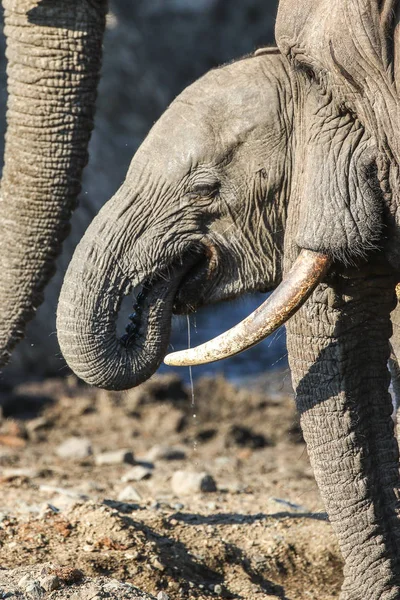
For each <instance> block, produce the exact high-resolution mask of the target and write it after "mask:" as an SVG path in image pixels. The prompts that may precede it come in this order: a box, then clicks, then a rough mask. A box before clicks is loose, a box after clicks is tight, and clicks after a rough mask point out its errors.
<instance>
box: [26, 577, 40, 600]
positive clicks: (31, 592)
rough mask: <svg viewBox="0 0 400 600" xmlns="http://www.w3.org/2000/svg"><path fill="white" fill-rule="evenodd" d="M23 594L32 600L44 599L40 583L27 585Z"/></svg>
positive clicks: (31, 582) (34, 582) (32, 582)
mask: <svg viewBox="0 0 400 600" xmlns="http://www.w3.org/2000/svg"><path fill="white" fill-rule="evenodd" d="M23 592H24V594H25V596H26V597H28V598H29V599H32V600H39V599H40V598H43V590H42V587H41V585H40V583H39V582H38V581H30V582H29V583H27V584H26V586H25V588H24V590H23Z"/></svg>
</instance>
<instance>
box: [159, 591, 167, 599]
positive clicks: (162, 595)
mask: <svg viewBox="0 0 400 600" xmlns="http://www.w3.org/2000/svg"><path fill="white" fill-rule="evenodd" d="M157 600H169V596H168V594H166V593H165V592H158V594H157Z"/></svg>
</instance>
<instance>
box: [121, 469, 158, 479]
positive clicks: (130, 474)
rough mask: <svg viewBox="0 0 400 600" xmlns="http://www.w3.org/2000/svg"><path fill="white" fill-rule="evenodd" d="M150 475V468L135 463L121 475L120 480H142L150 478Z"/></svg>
mask: <svg viewBox="0 0 400 600" xmlns="http://www.w3.org/2000/svg"><path fill="white" fill-rule="evenodd" d="M152 475H153V472H152V470H151V469H148V468H147V467H143V466H142V465H136V466H135V467H132V469H129V471H127V472H126V473H125V474H124V475H122V477H121V481H123V482H124V483H128V482H129V481H142V480H143V479H150V477H151V476H152Z"/></svg>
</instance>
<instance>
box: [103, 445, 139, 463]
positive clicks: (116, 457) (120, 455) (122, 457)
mask: <svg viewBox="0 0 400 600" xmlns="http://www.w3.org/2000/svg"><path fill="white" fill-rule="evenodd" d="M95 462H96V465H98V466H103V465H119V464H123V463H127V464H128V465H134V464H135V458H134V456H133V452H132V451H131V450H126V449H122V450H111V451H110V452H102V453H101V454H97V456H96V457H95Z"/></svg>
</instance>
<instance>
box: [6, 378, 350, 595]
mask: <svg viewBox="0 0 400 600" xmlns="http://www.w3.org/2000/svg"><path fill="white" fill-rule="evenodd" d="M2 405H3V409H2V410H3V412H2V417H1V423H0V444H1V445H0V489H1V495H0V546H1V557H2V561H1V568H0V598H27V599H36V598H57V599H58V598H60V599H61V598H63V599H64V598H71V599H72V598H73V599H75V600H78V599H81V598H82V599H83V600H98V599H100V598H116V599H117V598H121V599H124V598H127V599H128V598H129V599H133V598H143V599H150V598H158V599H159V600H174V599H175V598H176V599H181V598H184V599H192V598H193V599H194V598H204V599H206V598H237V599H245V600H252V599H254V598H260V599H261V598H266V599H267V598H268V599H274V598H281V599H287V600H289V599H290V600H303V599H304V600H306V599H310V600H311V599H315V600H317V599H318V600H331V599H333V598H337V597H338V591H339V588H340V584H341V578H342V574H341V559H340V555H339V552H338V549H337V546H336V542H335V539H334V536H333V533H332V530H331V527H330V525H329V523H328V522H327V520H326V516H325V514H324V512H323V506H322V503H321V499H320V497H319V495H318V491H317V488H316V484H315V481H314V478H313V475H312V472H311V468H310V465H309V461H308V457H307V453H306V449H305V446H304V443H303V440H302V437H301V432H300V428H299V425H298V421H297V418H296V415H295V411H294V403H293V398H292V395H291V391H290V389H289V383H288V377H287V374H285V373H275V374H272V375H269V376H268V377H266V378H265V380H264V381H258V382H257V384H254V382H253V383H252V384H251V385H250V384H249V385H243V386H242V387H241V388H235V387H234V386H233V385H232V384H230V383H228V382H227V381H226V380H224V379H222V378H220V379H218V378H217V379H200V380H198V382H197V383H195V388H194V406H192V397H191V391H190V390H189V389H187V387H186V386H185V385H184V384H183V383H182V381H181V380H180V379H179V378H178V377H176V376H175V375H171V376H169V375H168V376H162V377H161V376H158V377H155V378H153V379H152V380H151V381H150V382H148V383H146V384H144V385H142V386H141V387H139V388H137V389H135V390H132V391H130V392H124V393H110V392H104V391H99V390H96V389H93V388H88V387H86V386H83V385H82V384H81V383H79V382H78V381H77V380H76V379H75V378H73V377H69V378H67V379H61V378H60V379H53V380H47V381H45V382H42V383H30V384H24V385H20V386H18V387H16V388H14V390H12V391H10V392H6V391H4V390H3V392H2ZM116 450H121V451H120V452H117V453H116V452H115V451H116ZM110 451H113V454H111V455H110V454H105V453H109V452H110ZM182 471H183V473H182ZM179 472H180V473H179Z"/></svg>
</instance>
